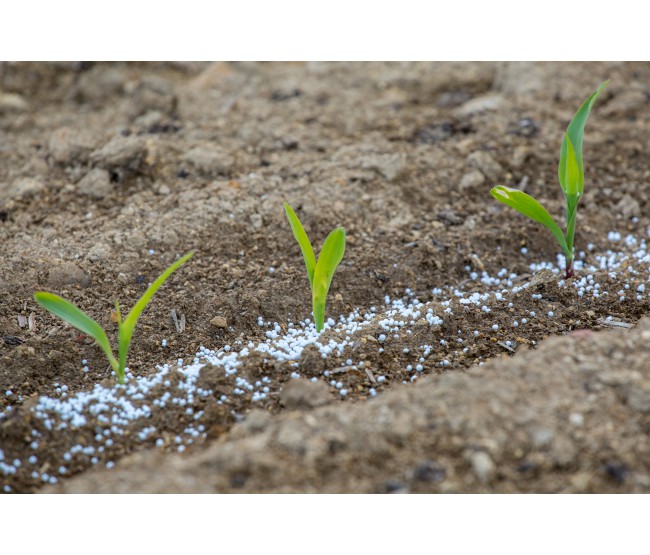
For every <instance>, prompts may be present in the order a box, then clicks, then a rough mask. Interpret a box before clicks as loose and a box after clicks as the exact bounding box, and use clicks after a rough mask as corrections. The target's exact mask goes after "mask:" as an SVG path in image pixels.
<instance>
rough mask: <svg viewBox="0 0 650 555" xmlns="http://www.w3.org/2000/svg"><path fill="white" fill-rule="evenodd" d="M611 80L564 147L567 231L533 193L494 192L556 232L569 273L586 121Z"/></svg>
mask: <svg viewBox="0 0 650 555" xmlns="http://www.w3.org/2000/svg"><path fill="white" fill-rule="evenodd" d="M608 82H609V81H605V82H604V83H603V84H602V85H600V87H598V90H597V91H596V92H595V93H593V94H592V95H591V96H590V97H589V98H588V99H587V100H585V102H584V104H583V105H582V106H580V109H579V110H578V111H577V112H576V114H575V116H573V119H572V120H571V123H569V127H567V130H566V133H565V134H564V138H563V139H562V148H561V149H560V163H559V165H558V170H557V174H558V180H559V182H560V187H561V188H562V191H563V192H564V196H565V198H566V233H563V232H562V230H561V229H560V226H559V225H558V224H557V223H555V220H554V219H553V218H552V217H551V216H550V214H549V213H548V212H547V211H546V209H545V208H544V207H543V206H542V205H541V204H540V203H539V202H537V201H536V200H535V199H534V198H533V197H531V196H530V195H527V194H526V193H524V192H523V191H519V190H517V189H511V188H510V187H504V186H502V185H500V186H498V187H494V188H493V189H492V190H491V191H490V193H491V194H492V196H493V197H494V198H495V199H497V200H498V201H500V202H503V203H504V204H507V205H508V206H510V207H511V208H514V209H515V210H517V211H518V212H521V213H522V214H524V215H525V216H528V217H529V218H531V219H532V220H535V221H536V222H539V223H541V224H542V225H544V226H546V228H547V229H548V230H549V231H550V232H551V233H552V234H553V236H554V237H555V238H556V239H557V241H558V243H560V246H561V247H562V250H563V251H564V256H565V258H566V277H567V279H568V278H570V277H572V276H573V238H574V236H575V231H576V216H577V213H578V202H579V201H580V197H581V196H582V193H583V190H584V185H585V172H584V163H583V160H582V139H583V136H584V132H585V124H586V123H587V118H588V117H589V112H590V111H591V108H592V106H593V105H594V102H595V101H596V98H598V95H599V94H600V93H601V92H602V90H603V89H604V88H605V86H606V85H607V83H608Z"/></svg>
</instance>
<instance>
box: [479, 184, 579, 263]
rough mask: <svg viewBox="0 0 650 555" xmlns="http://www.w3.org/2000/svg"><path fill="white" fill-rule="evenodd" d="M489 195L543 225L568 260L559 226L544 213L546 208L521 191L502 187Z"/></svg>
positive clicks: (566, 248)
mask: <svg viewBox="0 0 650 555" xmlns="http://www.w3.org/2000/svg"><path fill="white" fill-rule="evenodd" d="M490 194H491V195H492V196H493V197H494V198H495V199H497V200H498V201H500V202H502V203H503V204H506V205H508V206H510V208H514V209H515V210H517V211H518V212H520V213H521V214H523V215H524V216H528V217H529V218H530V219H532V220H535V221H536V222H539V223H540V224H542V225H544V226H545V227H546V228H547V229H548V230H549V231H550V232H551V233H552V234H553V236H554V237H555V238H556V239H557V241H558V243H560V246H561V247H562V250H563V251H564V254H565V256H567V257H569V258H570V257H571V252H570V251H569V249H568V247H567V243H566V239H565V238H564V234H563V233H562V230H561V229H560V226H559V225H557V224H556V223H555V220H554V219H553V218H552V217H551V215H550V214H549V213H548V212H547V211H546V208H544V207H543V206H542V205H541V204H540V203H539V202H537V201H536V200H535V199H534V198H533V197H531V196H530V195H527V194H526V193H524V192H523V191H519V190H517V189H511V188H510V187H504V186H503V185H499V186H498V187H494V188H492V189H491V190H490Z"/></svg>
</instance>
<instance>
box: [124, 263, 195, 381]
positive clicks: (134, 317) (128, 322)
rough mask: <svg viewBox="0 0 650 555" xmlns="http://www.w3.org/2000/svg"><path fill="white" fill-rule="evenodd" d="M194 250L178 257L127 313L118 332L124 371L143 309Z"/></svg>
mask: <svg viewBox="0 0 650 555" xmlns="http://www.w3.org/2000/svg"><path fill="white" fill-rule="evenodd" d="M194 252H195V251H192V252H190V253H188V254H186V255H185V256H183V257H182V258H180V259H178V260H177V261H176V262H174V263H173V264H172V265H171V266H169V268H167V269H166V270H165V271H164V272H163V273H162V274H161V275H160V277H159V278H158V279H157V280H156V281H154V282H153V283H152V284H151V285H150V286H149V288H148V289H147V290H146V291H145V292H144V294H143V295H142V297H140V300H139V301H138V302H137V303H135V306H134V307H133V308H132V309H131V312H129V314H128V315H127V317H126V318H125V319H124V321H123V322H122V324H121V325H120V327H119V333H118V343H119V345H118V356H119V363H120V369H121V370H122V371H124V368H125V367H126V355H127V354H128V352H129V345H130V344H131V337H132V336H133V330H134V329H135V325H136V324H137V323H138V318H139V317H140V314H142V311H143V310H144V309H145V308H146V306H147V305H148V304H149V301H150V300H151V298H152V297H153V296H154V295H155V294H156V291H158V289H159V288H160V287H161V286H162V284H163V283H165V281H167V279H168V278H169V276H171V275H172V274H173V273H174V272H175V271H176V270H178V268H180V267H181V266H182V265H183V264H185V262H187V261H188V260H189V259H190V258H192V256H194Z"/></svg>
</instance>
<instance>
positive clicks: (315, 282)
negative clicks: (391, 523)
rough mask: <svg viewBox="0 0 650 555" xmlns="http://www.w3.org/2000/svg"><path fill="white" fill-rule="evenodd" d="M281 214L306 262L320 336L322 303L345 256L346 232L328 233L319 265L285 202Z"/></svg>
mask: <svg viewBox="0 0 650 555" xmlns="http://www.w3.org/2000/svg"><path fill="white" fill-rule="evenodd" d="M284 210H285V211H286V213H287V218H288V220H289V225H291V230H292V231H293V236H294V237H295V238H296V241H298V244H299V245H300V250H301V251H302V256H303V258H304V259H305V267H306V268H307V277H308V278H309V286H310V287H311V295H312V308H313V311H314V322H315V323H316V331H318V332H320V331H321V330H322V329H323V326H324V325H325V301H326V299H327V293H328V291H329V289H330V284H331V283H332V277H333V276H334V272H335V271H336V268H337V266H338V265H339V263H340V262H341V260H343V254H344V253H345V229H344V228H342V227H337V228H336V229H335V230H333V231H331V232H330V234H329V235H328V236H327V238H326V239H325V242H324V243H323V248H322V249H321V251H320V254H319V256H318V261H316V256H315V255H314V249H313V248H312V246H311V243H310V241H309V238H308V237H307V233H305V230H304V228H303V227H302V224H301V223H300V220H299V219H298V216H296V214H295V212H294V211H293V210H292V209H291V206H289V205H288V204H287V203H286V202H285V203H284Z"/></svg>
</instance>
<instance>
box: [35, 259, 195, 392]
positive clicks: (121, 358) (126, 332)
mask: <svg viewBox="0 0 650 555" xmlns="http://www.w3.org/2000/svg"><path fill="white" fill-rule="evenodd" d="M193 255H194V251H192V252H190V253H188V254H186V255H185V256H183V257H182V258H181V259H179V260H177V261H176V262H174V263H173V264H172V265H171V266H170V267H169V268H167V269H166V270H165V271H164V272H163V273H162V275H161V276H160V277H159V278H158V279H157V280H156V281H154V282H153V283H152V284H151V285H150V286H149V288H148V289H147V290H146V291H145V292H144V295H142V297H140V300H139V301H138V302H137V303H136V304H135V306H134V307H133V308H132V309H131V312H129V314H128V315H127V317H126V318H125V319H124V320H122V315H121V313H120V305H119V303H118V302H117V301H115V308H116V312H117V324H118V349H117V359H116V358H115V356H114V355H113V350H112V348H111V344H110V343H109V341H108V337H107V336H106V332H105V331H104V329H103V328H102V327H101V326H100V325H99V324H98V323H97V322H95V320H93V319H92V318H91V317H90V316H88V315H87V314H86V313H85V312H83V311H82V310H80V309H79V308H77V307H76V306H75V305H73V304H72V303H70V302H68V301H66V300H65V299H64V298H62V297H59V296H58V295H55V294H53V293H47V292H45V291H38V292H37V293H35V294H34V299H35V300H36V302H37V303H38V304H40V305H41V306H42V307H43V308H45V309H46V310H48V311H49V312H51V313H52V314H54V315H56V316H58V317H59V318H62V319H63V320H65V321H66V322H68V324H70V325H72V326H74V327H75V328H77V329H78V330H80V331H82V332H83V333H85V334H87V335H89V336H90V337H92V338H93V339H94V340H95V341H97V344H98V345H99V346H100V347H101V348H102V350H103V351H104V354H105V355H106V358H108V361H109V362H110V364H111V368H113V371H114V372H115V374H116V375H117V380H118V381H119V383H121V384H123V383H124V369H125V368H126V355H127V354H128V352H129V345H130V344H131V338H132V336H133V330H134V329H135V325H136V324H137V322H138V318H139V317H140V314H142V311H143V310H144V309H145V307H146V306H147V304H149V301H150V300H151V298H152V297H153V296H154V294H155V293H156V291H158V289H159V288H160V286H161V285H162V284H163V283H165V281H167V278H169V276H171V275H172V273H173V272H174V271H176V270H177V269H178V268H180V267H181V266H182V265H183V264H185V262H187V261H188V260H189V259H190V258H192V256H193Z"/></svg>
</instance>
